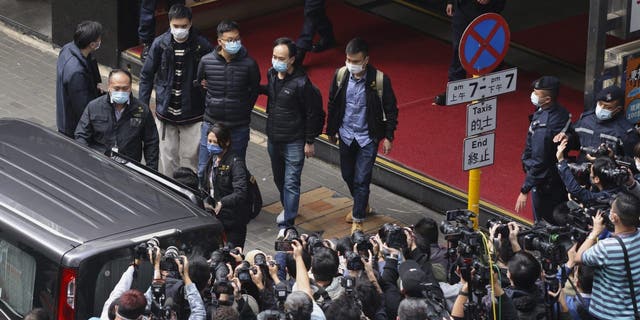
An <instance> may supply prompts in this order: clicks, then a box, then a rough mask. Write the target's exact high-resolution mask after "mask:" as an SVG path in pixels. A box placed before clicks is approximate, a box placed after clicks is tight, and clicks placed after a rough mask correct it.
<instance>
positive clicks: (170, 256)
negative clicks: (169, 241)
mask: <svg viewBox="0 0 640 320" xmlns="http://www.w3.org/2000/svg"><path fill="white" fill-rule="evenodd" d="M180 255H181V252H180V251H179V250H178V248H177V247H175V246H168V247H167V249H166V250H165V251H164V255H163V258H164V259H165V260H166V261H167V262H171V263H174V262H175V261H176V259H177V260H178V263H180V265H183V264H184V259H182V257H180Z"/></svg>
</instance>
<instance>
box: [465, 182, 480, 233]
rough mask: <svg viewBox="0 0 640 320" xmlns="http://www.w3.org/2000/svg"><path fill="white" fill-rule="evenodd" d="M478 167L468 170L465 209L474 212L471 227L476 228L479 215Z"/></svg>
mask: <svg viewBox="0 0 640 320" xmlns="http://www.w3.org/2000/svg"><path fill="white" fill-rule="evenodd" d="M480 173H481V171H480V169H471V170H469V196H468V204H467V209H468V210H469V211H471V212H473V213H475V214H476V217H475V218H472V221H473V229H475V230H478V217H479V215H480Z"/></svg>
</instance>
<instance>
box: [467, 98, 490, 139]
mask: <svg viewBox="0 0 640 320" xmlns="http://www.w3.org/2000/svg"><path fill="white" fill-rule="evenodd" d="M497 101H498V99H497V98H495V97H494V98H491V99H489V100H485V101H482V102H478V103H473V104H469V105H467V137H470V136H475V135H477V134H481V133H485V132H489V131H491V130H495V129H496V122H497V120H496V116H497V110H498V108H497V106H498V102H497Z"/></svg>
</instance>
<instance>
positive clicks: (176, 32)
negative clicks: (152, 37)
mask: <svg viewBox="0 0 640 320" xmlns="http://www.w3.org/2000/svg"><path fill="white" fill-rule="evenodd" d="M171 34H172V35H173V37H174V38H175V39H176V40H185V39H187V37H188V36H189V28H184V29H182V28H174V27H171Z"/></svg>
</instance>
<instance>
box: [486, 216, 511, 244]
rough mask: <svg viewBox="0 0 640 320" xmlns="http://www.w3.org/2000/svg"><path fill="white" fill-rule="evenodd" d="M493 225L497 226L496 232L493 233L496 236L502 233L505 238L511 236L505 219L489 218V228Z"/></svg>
mask: <svg viewBox="0 0 640 320" xmlns="http://www.w3.org/2000/svg"><path fill="white" fill-rule="evenodd" d="M493 227H495V228H496V230H495V233H494V234H493V236H494V237H497V236H498V235H501V236H502V239H503V240H506V239H507V238H509V226H508V225H507V224H506V223H505V222H504V221H502V220H499V219H489V220H487V229H491V228H493Z"/></svg>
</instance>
